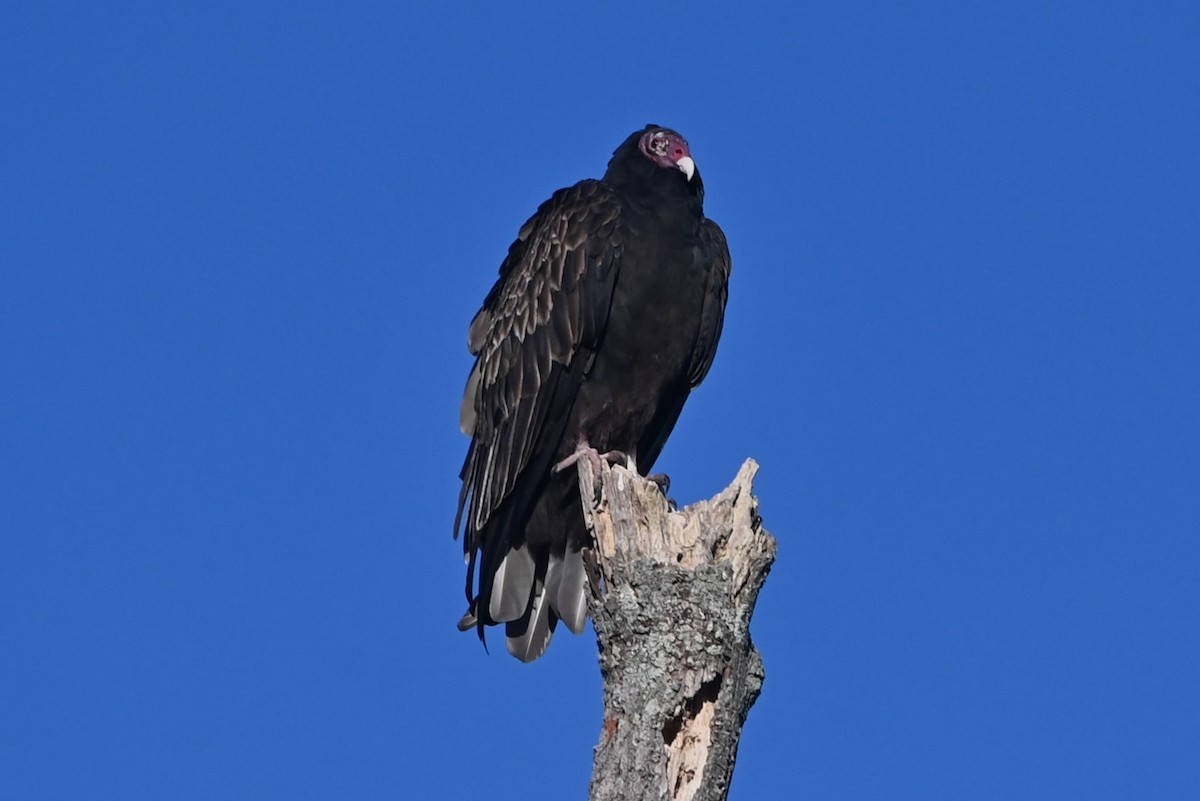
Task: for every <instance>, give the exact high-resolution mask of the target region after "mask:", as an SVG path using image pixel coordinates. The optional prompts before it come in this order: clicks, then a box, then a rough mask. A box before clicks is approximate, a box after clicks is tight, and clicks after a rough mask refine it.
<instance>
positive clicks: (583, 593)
mask: <svg viewBox="0 0 1200 801" xmlns="http://www.w3.org/2000/svg"><path fill="white" fill-rule="evenodd" d="M557 589H558V591H557V592H556V593H555V594H554V596H553V598H554V601H553V605H554V611H555V612H557V613H558V616H559V617H561V618H562V620H563V622H564V623H566V624H567V628H569V629H570V630H571V632H572V633H574V634H579V633H581V632H582V631H583V625H584V623H585V622H587V570H586V569H585V568H584V565H583V552H582V551H575V550H571V549H570V548H568V549H567V552H566V554H565V555H564V557H563V563H562V570H561V571H560V573H559V582H558V588H557Z"/></svg>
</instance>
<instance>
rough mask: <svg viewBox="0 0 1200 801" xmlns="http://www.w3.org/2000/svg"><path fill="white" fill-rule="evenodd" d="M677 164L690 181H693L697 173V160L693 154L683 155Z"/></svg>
mask: <svg viewBox="0 0 1200 801" xmlns="http://www.w3.org/2000/svg"><path fill="white" fill-rule="evenodd" d="M675 166H676V167H678V168H679V170H680V171H681V172H682V173H683V174H684V175H686V176H687V179H688V180H689V181H691V180H692V176H693V175H695V174H696V162H694V161H692V157H691V156H681V157H680V158H679V161H676V162H675Z"/></svg>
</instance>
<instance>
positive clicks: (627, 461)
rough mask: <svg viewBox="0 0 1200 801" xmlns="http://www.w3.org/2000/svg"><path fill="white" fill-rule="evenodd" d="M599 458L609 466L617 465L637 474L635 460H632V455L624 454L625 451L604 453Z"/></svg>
mask: <svg viewBox="0 0 1200 801" xmlns="http://www.w3.org/2000/svg"><path fill="white" fill-rule="evenodd" d="M600 458H601V459H603V460H604V461H606V462H608V463H609V464H614V465H615V464H619V465H621V466H622V467H624V468H625V469H626V470H632V471H633V472H635V473H636V472H637V459H636V458H634V455H633V454H632V453H626V452H625V451H617V450H612V451H605V452H604V453H602V454H600Z"/></svg>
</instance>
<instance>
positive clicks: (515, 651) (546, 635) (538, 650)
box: [505, 584, 558, 662]
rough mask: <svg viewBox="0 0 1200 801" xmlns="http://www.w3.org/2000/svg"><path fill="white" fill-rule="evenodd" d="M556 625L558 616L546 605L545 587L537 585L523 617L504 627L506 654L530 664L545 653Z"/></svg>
mask: <svg viewBox="0 0 1200 801" xmlns="http://www.w3.org/2000/svg"><path fill="white" fill-rule="evenodd" d="M556 625H558V615H556V614H554V610H552V609H551V608H550V604H548V603H546V586H545V585H544V584H539V585H538V586H537V587H536V588H535V589H534V596H533V602H532V603H531V604H530V605H529V610H528V611H527V612H526V613H525V615H524V617H522V618H521V619H520V620H516V621H513V622H511V623H508V624H507V625H506V626H505V634H506V635H507V638H508V639H507V642H508V652H509V653H510V654H512V655H513V656H515V657H516V658H517V659H520V660H521V661H522V662H532V661H533V660H535V659H537V658H538V657H539V656H541V655H542V654H544V653H546V648H547V646H549V645H550V638H551V637H552V636H553V635H554V628H555V626H556Z"/></svg>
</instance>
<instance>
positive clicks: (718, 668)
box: [578, 459, 776, 801]
mask: <svg viewBox="0 0 1200 801" xmlns="http://www.w3.org/2000/svg"><path fill="white" fill-rule="evenodd" d="M578 465H579V485H580V492H581V493H582V495H583V500H584V504H583V506H584V517H585V518H586V520H587V524H588V527H589V529H591V531H592V534H593V536H594V537H595V542H596V544H597V547H596V550H595V551H593V552H592V553H591V554H590V555H589V565H588V566H589V573H590V578H591V589H590V592H589V599H588V611H589V613H590V614H591V616H592V620H593V622H594V624H595V627H596V635H597V638H598V640H599V645H600V671H601V674H602V675H603V677H604V724H603V727H602V731H601V735H600V742H599V745H597V747H596V756H595V765H594V772H593V775H592V785H591V801H632V800H633V799H639V801H640V800H641V799H656V800H657V799H662V801H668V800H669V801H718V800H719V799H724V798H725V797H726V796H727V794H728V792H729V782H730V778H731V777H732V775H733V766H734V762H735V760H736V758H737V748H738V741H739V739H740V736H741V730H742V725H743V724H744V723H745V719H746V713H747V712H748V711H749V710H750V707H751V705H753V703H754V701H755V699H757V698H758V695H759V692H760V691H761V689H762V682H763V676H764V674H763V664H762V658H761V657H760V655H759V653H758V650H757V649H756V648H755V647H754V644H753V643H752V642H751V640H750V616H751V615H752V614H753V612H754V604H755V602H756V600H757V599H758V592H759V590H760V589H761V588H762V585H763V582H764V581H765V580H766V577H767V573H768V572H769V571H770V569H771V563H772V562H773V561H774V559H775V549H776V543H775V539H774V537H772V536H771V535H770V534H769V533H767V531H766V530H764V529H763V527H762V519H761V518H760V517H759V515H758V499H757V498H755V497H754V494H753V480H754V475H755V473H757V472H758V465H757V464H756V463H755V462H754V461H753V460H747V462H746V463H745V464H744V465H742V468H741V470H740V471H739V472H738V475H737V477H736V478H735V479H734V481H733V483H732V484H730V485H729V486H728V487H727V488H725V489H724V490H723V491H722V492H721V493H720V494H718V495H717V496H716V497H714V498H712V499H711V500H708V501H701V502H700V503H696V504H694V505H692V506H689V507H687V508H686V509H683V510H681V511H672V510H671V508H670V506H669V504H668V502H667V500H666V498H664V497H663V494H662V492H661V491H660V490H659V488H658V486H657V485H655V484H654V483H653V482H650V481H648V480H646V479H644V478H642V477H641V476H639V475H637V473H635V472H633V471H630V470H626V469H625V468H623V467H620V466H617V467H609V466H608V465H607V464H605V463H601V462H598V461H593V460H591V459H580V460H579V462H578ZM597 469H598V470H599V473H598V474H597V472H596V471H597Z"/></svg>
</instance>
